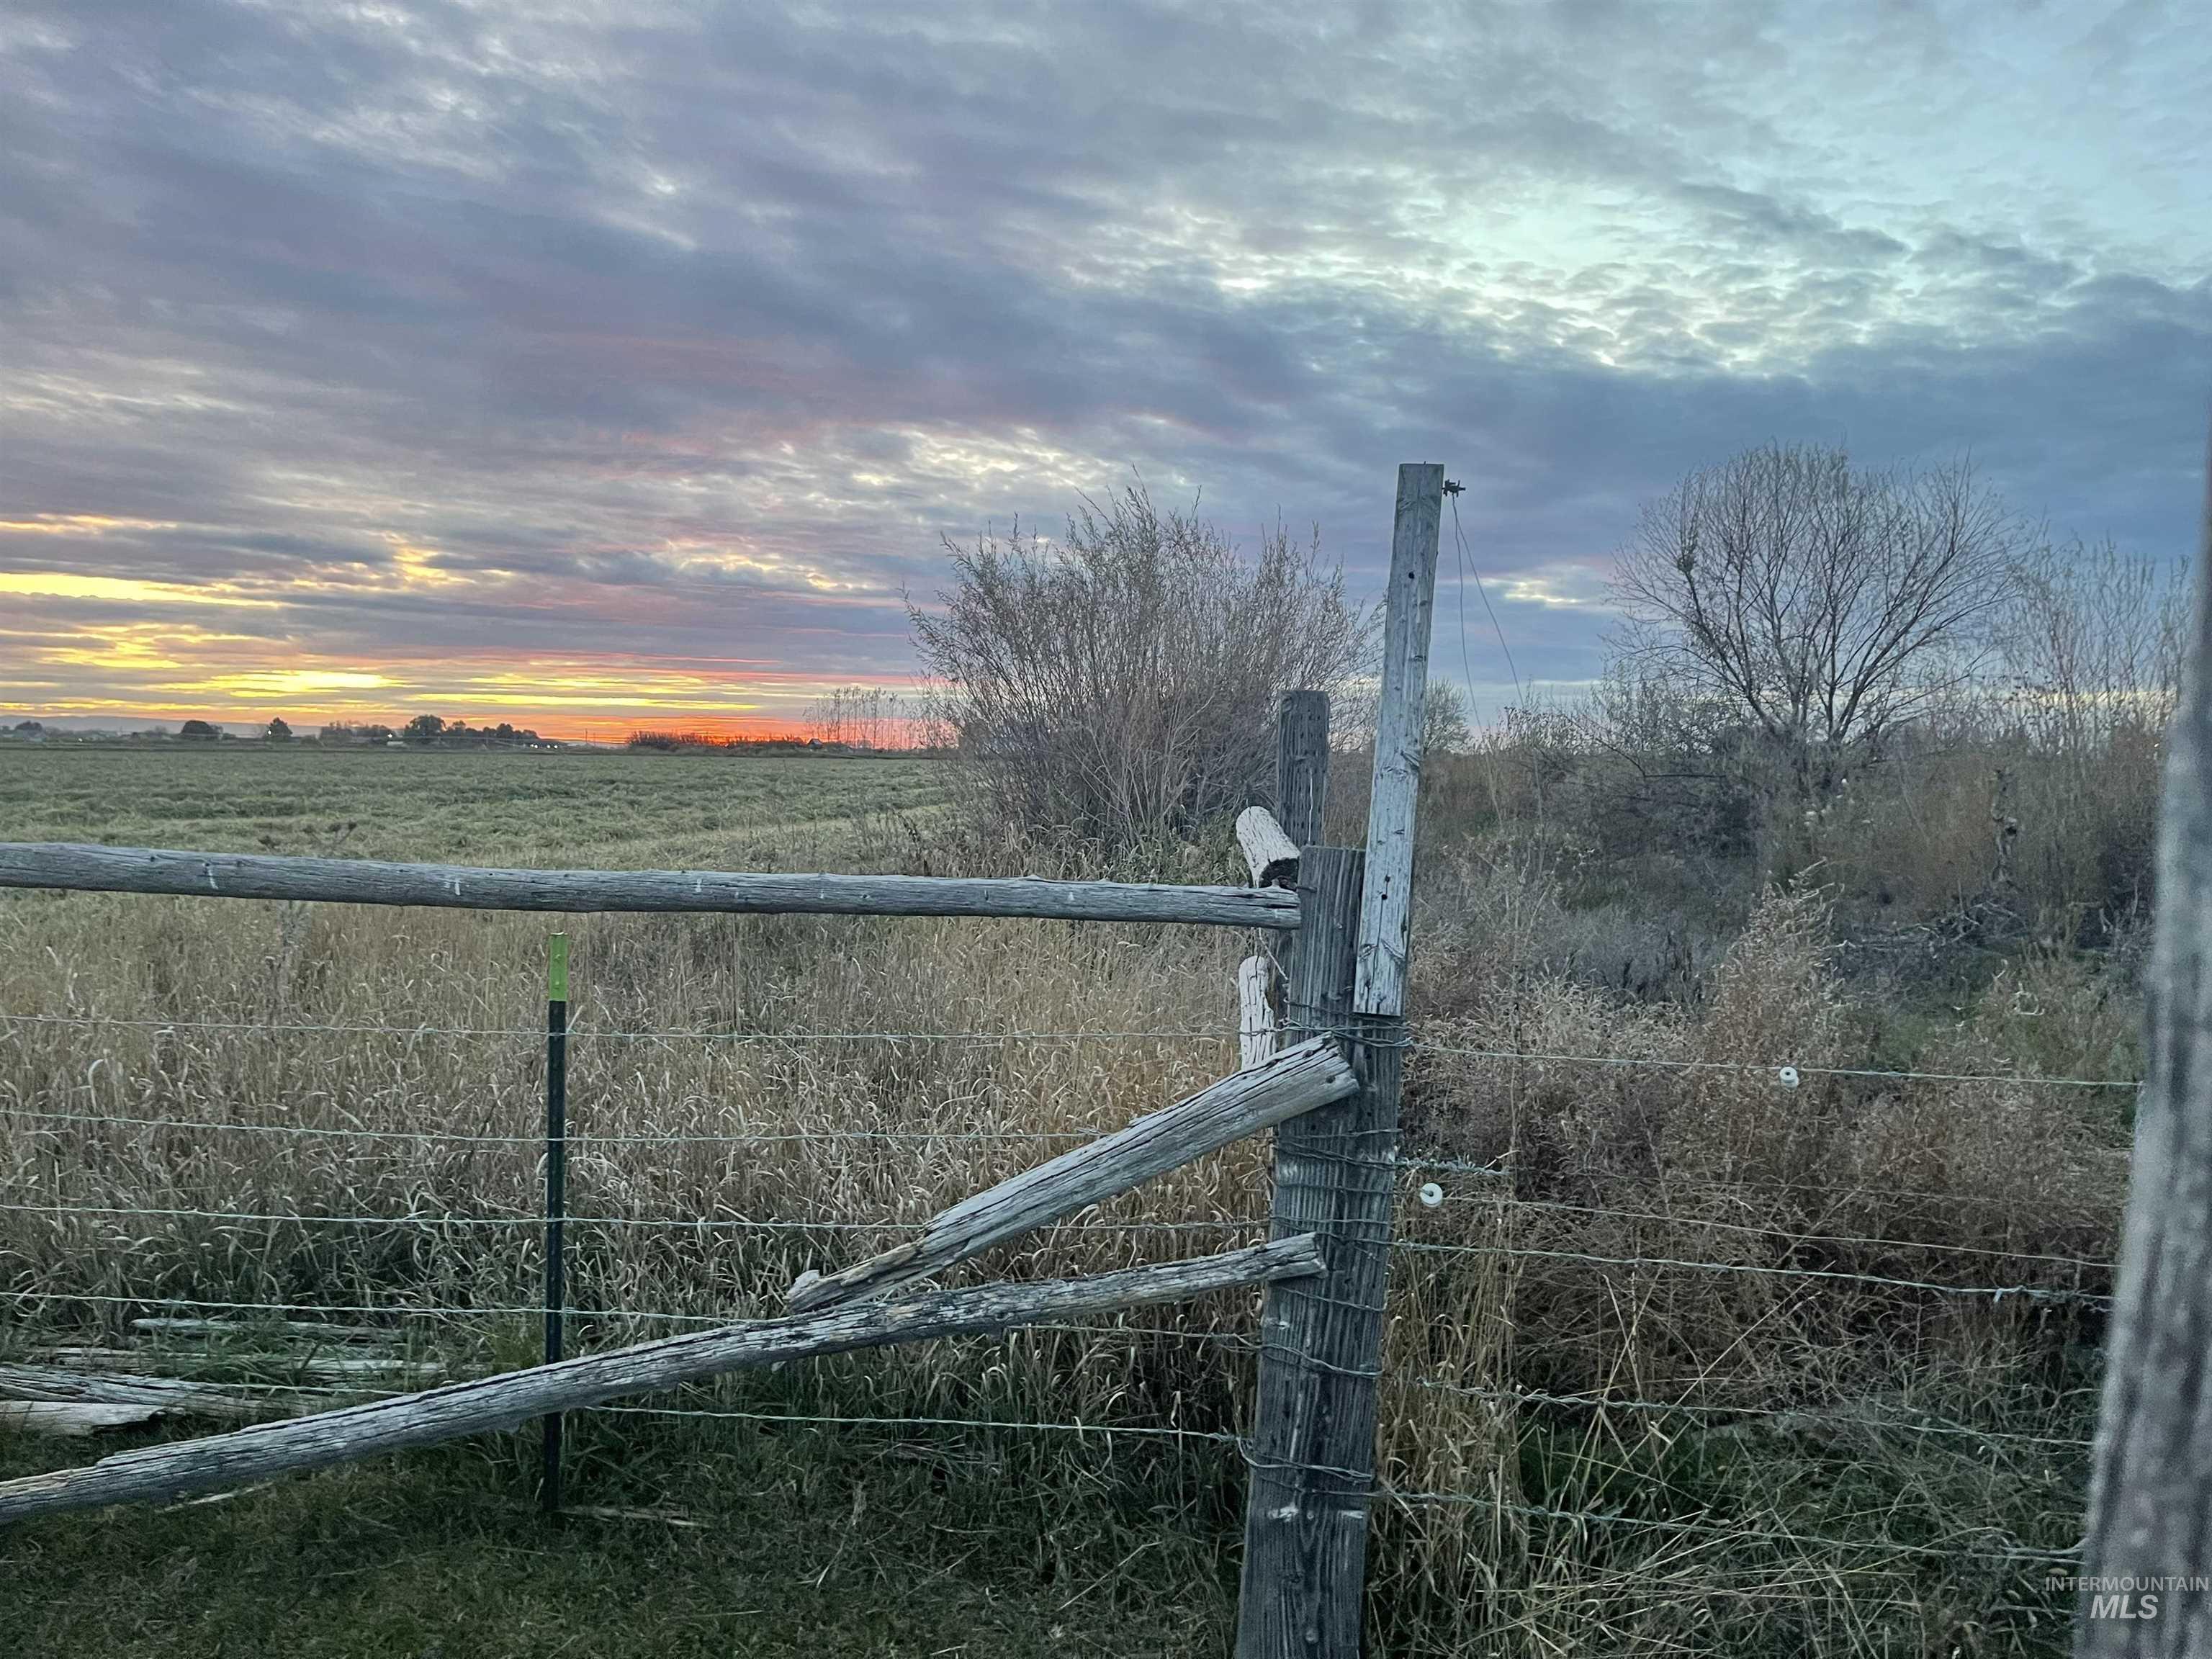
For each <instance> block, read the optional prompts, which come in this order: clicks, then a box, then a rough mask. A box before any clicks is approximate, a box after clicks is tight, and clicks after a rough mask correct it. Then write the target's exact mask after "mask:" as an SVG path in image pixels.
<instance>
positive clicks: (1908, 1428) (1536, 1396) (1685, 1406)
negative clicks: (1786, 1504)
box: [1409, 1377, 2095, 1451]
mask: <svg viewBox="0 0 2212 1659" xmlns="http://www.w3.org/2000/svg"><path fill="white" fill-rule="evenodd" d="M1409 1381H1410V1382H1411V1383H1412V1385H1413V1387H1414V1388H1417V1389H1432V1390H1435V1391H1436V1392H1437V1393H1441V1394H1455V1395H1467V1396H1468V1397H1470V1398H1474V1399H1478V1400H1487V1401H1494V1402H1497V1403H1500V1404H1510V1405H1522V1406H1552V1407H1565V1408H1569V1409H1583V1410H1592V1411H1620V1412H1680V1413H1692V1414H1696V1415H1702V1416H1714V1417H1781V1418H1798V1419H1806V1420H1808V1421H1814V1422H1819V1423H1821V1424H1824V1425H1834V1426H1837V1427H1839V1428H1846V1429H1850V1428H1873V1429H1893V1430H1896V1431H1899V1432H1901V1433H1908V1434H1933V1435H1958V1436H1960V1437H1966V1438H1971V1439H1975V1440H1990V1441H2003V1442H2013V1443H2021V1444H2024V1445H2032V1446H2056V1447H2061V1448H2064V1449H2068V1450H2079V1451H2087V1450H2089V1449H2091V1448H2092V1447H2093V1445H2094V1444H2095V1442H2093V1441H2090V1440H2083V1439H2077V1438H2071V1437H2066V1436H2061V1435H2047V1434H2021V1433H2019V1432H2017V1431H2013V1430H2008V1429H1982V1428H1976V1427H1975V1426H1974V1425H1972V1424H1968V1423H1915V1422H1908V1421H1905V1420H1904V1419H1897V1418H1880V1419H1877V1418H1870V1417H1863V1416H1857V1415H1845V1414H1839V1413H1835V1412H1832V1411H1829V1412H1823V1411H1820V1410H1818V1409H1816V1408H1813V1407H1790V1406H1722V1405H1711V1404H1706V1403H1704V1402H1701V1401H1691V1400H1635V1399H1624V1398H1621V1397H1619V1396H1616V1395H1601V1394H1549V1393H1547V1392H1545V1391H1544V1390H1542V1389H1486V1388H1479V1387H1476V1386H1474V1385H1473V1384H1470V1383H1446V1382H1443V1381H1442V1380H1440V1379H1437V1378H1435V1377H1413V1378H1411V1379H1409Z"/></svg>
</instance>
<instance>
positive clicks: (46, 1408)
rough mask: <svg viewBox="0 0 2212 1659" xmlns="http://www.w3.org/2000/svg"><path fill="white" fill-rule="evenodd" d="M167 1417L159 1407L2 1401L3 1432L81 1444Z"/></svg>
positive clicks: (79, 1402)
mask: <svg viewBox="0 0 2212 1659" xmlns="http://www.w3.org/2000/svg"><path fill="white" fill-rule="evenodd" d="M163 1413H164V1407H160V1406H118V1405H108V1404H97V1405H95V1404H88V1403H85V1402H82V1401H77V1402H63V1401H51V1400H0V1428H9V1429H15V1430H16V1431H20V1432H21V1433H23V1434H51V1435H59V1436H62V1437H65V1438H68V1439H71V1440H82V1439H83V1438H84V1437H86V1436H87V1435H94V1434H104V1433H106V1431H108V1430H110V1429H128V1428H135V1427H136V1426H137V1425H139V1424H141V1423H151V1422H152V1421H153V1420H154V1419H155V1418H157V1417H160V1416H161V1415H162V1414H163Z"/></svg>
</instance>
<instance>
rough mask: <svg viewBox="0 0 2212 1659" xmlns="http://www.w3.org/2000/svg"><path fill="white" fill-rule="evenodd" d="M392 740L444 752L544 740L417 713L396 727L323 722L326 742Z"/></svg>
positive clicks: (524, 729) (521, 729) (524, 730)
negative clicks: (440, 749)
mask: <svg viewBox="0 0 2212 1659" xmlns="http://www.w3.org/2000/svg"><path fill="white" fill-rule="evenodd" d="M277 726H283V720H272V721H270V732H269V735H270V738H276V739H277V740H279V741H282V740H283V739H284V738H289V737H290V736H291V728H290V727H289V726H285V727H284V730H283V732H282V733H281V734H280V733H279V732H277V731H276V727H277ZM393 738H398V739H399V741H400V742H402V743H405V744H419V745H421V746H422V747H425V748H444V749H504V748H520V747H525V746H527V745H530V744H540V743H543V742H544V738H540V737H539V736H538V733H537V732H534V731H532V730H531V729H530V728H529V727H528V726H514V725H512V724H510V723H509V722H507V721H506V720H501V721H500V723H499V724H498V725H496V726H471V725H470V724H469V723H468V721H466V720H446V719H444V718H443V717H441V716H440V715H437V714H417V715H416V716H415V717H414V718H413V719H412V720H409V721H407V722H406V723H405V724H404V725H403V726H388V725H386V724H384V723H382V722H381V721H374V720H370V721H364V722H361V723H359V724H356V723H355V722H353V721H350V720H325V722H324V723H323V735H322V740H323V741H324V742H325V743H389V742H390V741H392V739H393Z"/></svg>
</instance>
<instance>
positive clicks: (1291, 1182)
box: [1237, 465, 1444, 1659]
mask: <svg viewBox="0 0 2212 1659" xmlns="http://www.w3.org/2000/svg"><path fill="white" fill-rule="evenodd" d="M1443 483H1444V477H1443V468H1442V467H1441V466H1431V465H1406V466H1401V467H1400V468H1399V469H1398V501H1397V514H1396V521H1395V529H1394V532H1393V535H1392V539H1391V550H1390V589H1389V611H1388V617H1387V621H1386V624H1385V630H1384V638H1383V705H1382V713H1381V717H1380V720H1379V721H1378V725H1377V730H1376V744H1375V785H1374V791H1373V794H1372V796H1371V798H1370V802H1369V807H1368V829H1367V842H1368V845H1367V850H1366V852H1365V853H1364V854H1360V853H1354V852H1349V851H1346V850H1345V849H1342V848H1322V847H1313V848H1304V849H1303V850H1302V854H1301V858H1300V861H1299V871H1298V899H1299V911H1298V915H1299V927H1298V929H1297V933H1294V934H1293V935H1292V936H1291V943H1290V949H1289V952H1288V955H1289V961H1288V963H1287V969H1288V977H1289V990H1288V994H1287V999H1286V1001H1287V1006H1286V1007H1285V1018H1284V1027H1285V1029H1284V1032H1283V1036H1284V1040H1285V1042H1293V1041H1296V1040H1297V1039H1298V1038H1299V1037H1301V1036H1305V1035H1307V1034H1309V1033H1310V1032H1311V1031H1312V1030H1316V1029H1318V1030H1331V1029H1333V1030H1346V1029H1347V1028H1354V1027H1356V1029H1357V1031H1358V1036H1357V1038H1356V1040H1355V1042H1353V1044H1352V1063H1353V1067H1354V1069H1355V1070H1356V1071H1357V1072H1358V1074H1359V1077H1360V1081H1361V1088H1360V1091H1359V1093H1358V1094H1357V1095H1355V1096H1353V1097H1352V1098H1351V1099H1349V1100H1346V1101H1342V1102H1340V1103H1337V1104H1335V1105H1333V1106H1328V1107H1323V1108H1322V1109H1320V1110H1318V1111H1315V1112H1310V1113H1308V1114H1307V1115H1305V1116H1304V1117H1303V1118H1301V1119H1298V1120H1297V1121H1295V1122H1294V1123H1286V1124H1284V1125H1282V1126H1281V1127H1279V1128H1278V1129H1277V1130H1276V1132H1275V1207H1274V1231H1275V1236H1276V1237H1284V1236H1285V1235H1286V1234H1287V1233H1289V1232H1295V1231H1307V1232H1313V1233H1316V1234H1318V1235H1320V1236H1321V1237H1322V1239H1323V1240H1324V1241H1325V1249H1326V1255H1327V1261H1328V1271H1327V1272H1326V1273H1322V1274H1321V1275H1319V1276H1317V1277H1316V1278H1314V1279H1309V1280H1308V1281H1306V1283H1305V1284H1304V1286H1302V1287H1299V1288H1300V1291H1302V1293H1297V1292H1293V1293H1285V1292H1286V1291H1291V1287H1289V1286H1286V1285H1273V1286H1270V1287H1269V1290H1268V1292H1267V1302H1266V1306H1265V1310H1264V1312H1263V1314H1262V1316H1261V1344H1262V1348H1261V1357H1260V1384H1259V1389H1258V1398H1257V1401H1256V1405H1255V1413H1254V1422H1253V1428H1252V1437H1251V1451H1250V1455H1249V1462H1250V1463H1251V1484H1250V1488H1249V1496H1248V1498H1247V1500H1246V1509H1245V1516H1244V1572H1243V1586H1242V1595H1241V1601H1240V1604H1239V1606H1238V1609H1237V1659H1285V1656H1292V1655H1296V1656H1304V1659H1354V1656H1357V1655H1358V1652H1359V1643H1360V1632H1361V1627H1362V1625H1363V1623H1364V1613H1365V1600H1366V1597H1365V1589H1366V1577H1367V1534H1368V1505H1369V1503H1370V1499H1371V1498H1372V1495H1373V1490H1374V1469H1375V1423H1376V1392H1377V1390H1376V1379H1377V1377H1378V1375H1379V1373H1380V1370H1381V1365H1382V1358H1383V1294H1384V1291H1385V1290H1386V1288H1387V1285H1388V1281H1389V1267H1390V1203H1391V1196H1392V1193H1393V1190H1394V1188H1395V1176H1396V1170H1395V1152H1396V1144H1397V1133H1398V1103H1399V1090H1400V1079H1401V1074H1402V1069H1403V1061H1404V1055H1405V1041H1406V1037H1405V1032H1406V1023H1405V989H1406V986H1405V966H1406V940H1407V929H1408V927H1409V925H1410V922H1411V919H1412V905H1411V902H1410V900H1411V896H1412V885H1413V817H1414V806H1415V804H1416V797H1417V794H1418V792H1419V782H1420V766H1421V713H1422V702H1423V698H1424V695H1425V690H1426V687H1427V682H1428V644H1429V624H1430V619H1431V609H1432V606H1433V604H1434V599H1435V592H1436V569H1437V532H1438V529H1439V526H1440V525H1441V523H1442V514H1443ZM1324 708H1325V706H1324ZM1290 727H1291V706H1290V703H1289V702H1288V701H1287V700H1286V701H1285V709H1284V732H1283V744H1282V750H1281V752H1282V754H1283V755H1284V756H1285V759H1286V760H1287V758H1288V757H1290V755H1291V747H1292V744H1291V735H1290ZM1326 734H1327V726H1326V714H1325V713H1324V715H1323V721H1322V742H1321V744H1320V745H1319V746H1318V747H1319V752H1320V754H1321V755H1322V757H1323V758H1322V767H1323V768H1325V766H1326V758H1325V757H1326V754H1327V742H1326ZM1301 741H1302V743H1310V740H1307V739H1302V740H1301ZM1322 775H1323V776H1324V777H1325V775H1326V774H1325V771H1324V772H1323V773H1322ZM1283 794H1284V797H1285V799H1284V803H1283V805H1284V807H1285V811H1286V812H1294V813H1296V814H1297V823H1296V824H1295V827H1294V826H1293V823H1292V819H1291V817H1289V816H1285V817H1284V819H1283V823H1284V827H1285V829H1288V830H1289V831H1290V833H1291V835H1292V836H1303V835H1304V834H1306V833H1309V832H1311V833H1318V831H1319V823H1320V805H1321V802H1320V799H1319V795H1320V791H1319V790H1316V791H1315V792H1314V796H1313V799H1311V800H1310V802H1308V801H1305V800H1303V799H1301V800H1300V802H1299V804H1298V805H1297V806H1293V805H1292V798H1293V791H1292V785H1291V780H1290V779H1289V778H1288V777H1287V776H1286V778H1285V781H1284V787H1283ZM1355 913H1356V914H1357V915H1358V927H1357V929H1356V931H1355V929H1354V928H1353V927H1352V916H1353V915H1354V914H1355Z"/></svg>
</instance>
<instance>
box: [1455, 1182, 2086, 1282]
mask: <svg viewBox="0 0 2212 1659" xmlns="http://www.w3.org/2000/svg"><path fill="white" fill-rule="evenodd" d="M1438 1201H1439V1203H1441V1204H1449V1205H1478V1204H1480V1205H1490V1206H1494V1207H1496V1208H1498V1209H1508V1210H1537V1211H1542V1212H1553V1213H1559V1214H1565V1215H1587V1216H1602V1217H1605V1218H1607V1219H1609V1220H1614V1221H1655V1222H1663V1223H1667V1224H1669V1225H1681V1226H1689V1227H1710V1228H1713V1229H1716V1230H1717V1231H1723V1232H1732V1233H1746V1234H1750V1235H1752V1236H1754V1237H1766V1238H1784V1239H1788V1240H1790V1242H1791V1243H1796V1244H1838V1245H1857V1246H1862V1247H1864V1248H1868V1249H1900V1250H1933V1251H1937V1252H1940V1253H1943V1254H1948V1255H1978V1256H1995V1257H1996V1258H1997V1259H1999V1260H2000V1261H2048V1262H2051V1263H2054V1264H2056V1265H2057V1266H2059V1267H2085V1268H2088V1269H2090V1270H2091V1271H2093V1272H2098V1273H2110V1272H2111V1271H2112V1268H2113V1264H2112V1262H2109V1261H2094V1260H2092V1259H2091V1258H2089V1257H2087V1256H2074V1255H2050V1254H2048V1253H2045V1252H2042V1251H2036V1250H2007V1249H1996V1248H1995V1247H1993V1246H1990V1245H1982V1244H1947V1243H1938V1242H1936V1241H1934V1240H1928V1239H1913V1238H1861V1237H1852V1236H1850V1235H1849V1234H1840V1233H1817V1232H1800V1231H1797V1230H1796V1229H1795V1228H1792V1227H1762V1226H1756V1225H1752V1224H1750V1223H1748V1222H1741V1221H1722V1220H1718V1219H1716V1218H1709V1217H1705V1216H1696V1215H1680V1214H1673V1213H1668V1212H1656V1211H1650V1210H1614V1209H1609V1208H1607V1207H1606V1206H1602V1205H1596V1204H1567V1203H1562V1202H1559V1201H1556V1200H1551V1199H1539V1198H1516V1197H1513V1196H1512V1195H1511V1194H1505V1193H1495V1194H1492V1193H1482V1194H1474V1195H1471V1196H1468V1197H1465V1198H1460V1197H1454V1196H1451V1195H1449V1194H1447V1195H1446V1196H1445V1197H1444V1198H1443V1199H1442V1200H1438Z"/></svg>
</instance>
